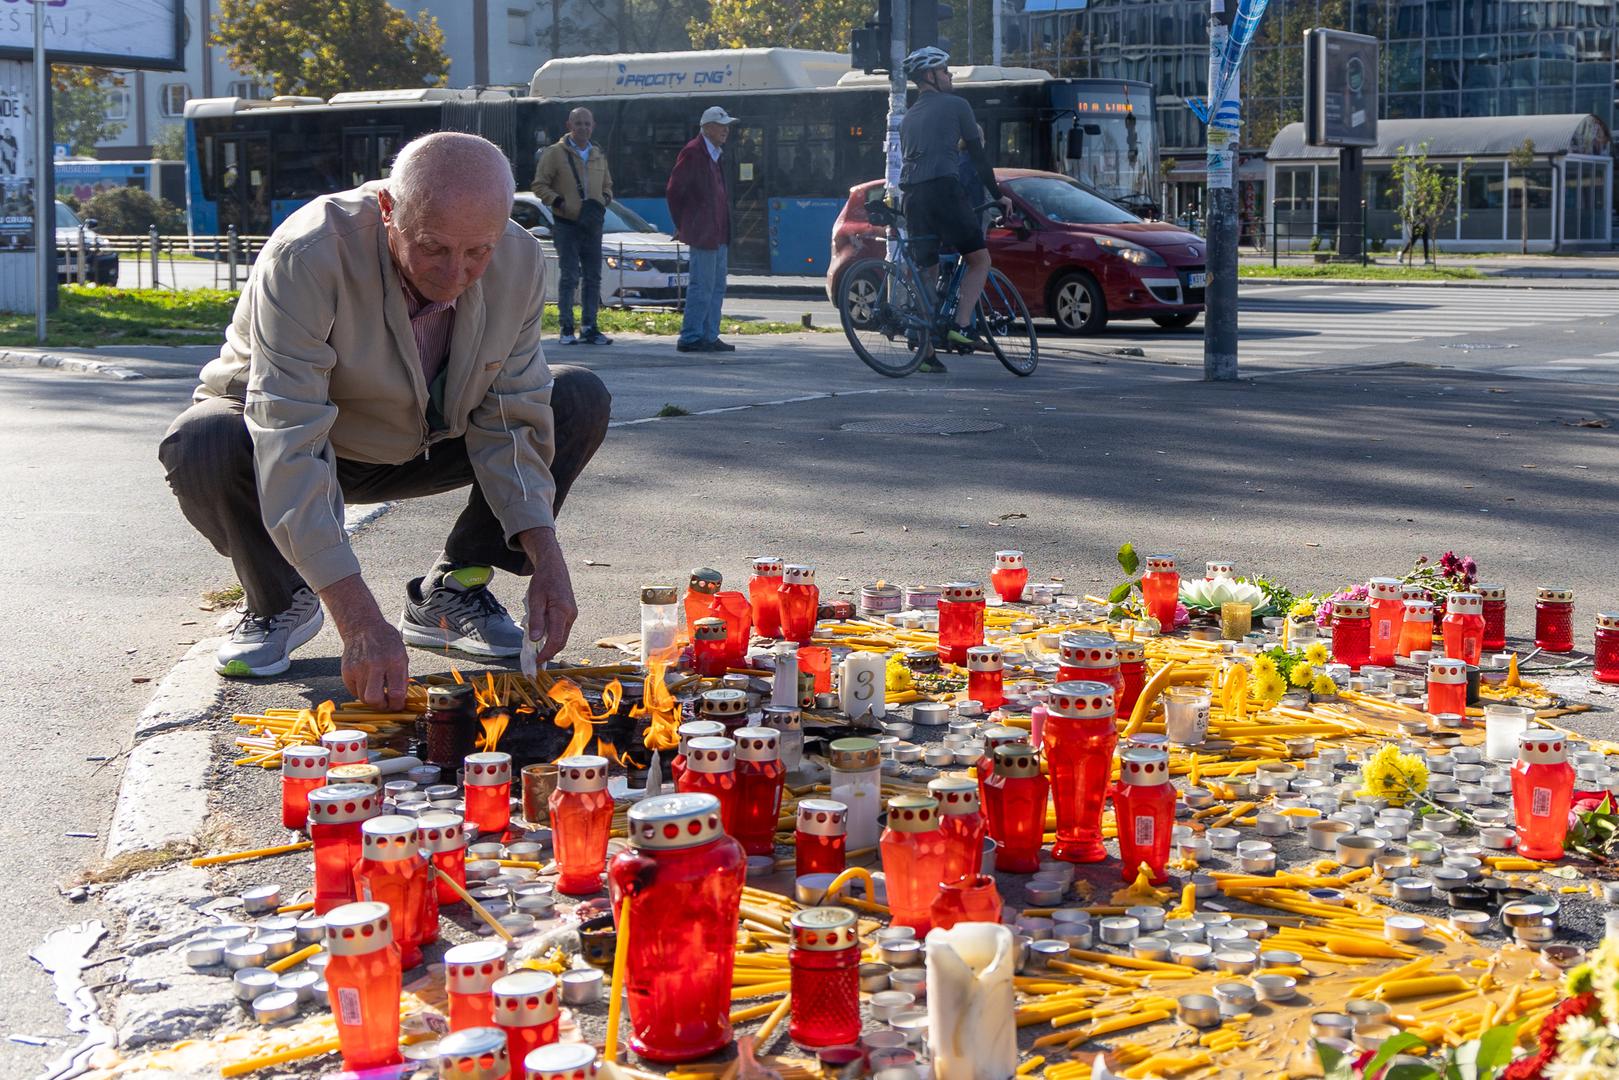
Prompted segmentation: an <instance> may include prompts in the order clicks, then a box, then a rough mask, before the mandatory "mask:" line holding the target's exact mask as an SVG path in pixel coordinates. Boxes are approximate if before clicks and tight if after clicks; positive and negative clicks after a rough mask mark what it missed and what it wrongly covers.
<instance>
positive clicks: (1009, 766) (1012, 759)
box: [890, 742, 1040, 824]
mask: <svg viewBox="0 0 1619 1080" xmlns="http://www.w3.org/2000/svg"><path fill="white" fill-rule="evenodd" d="M995 775H996V776H1003V777H1005V778H1006V779H1008V780H1022V779H1027V778H1029V777H1033V776H1039V775H1040V755H1038V754H1036V753H1035V752H1034V747H1032V746H1030V745H1029V744H1028V743H1026V742H1015V743H1007V744H1005V745H1004V746H997V747H996V748H995ZM890 824H892V819H890Z"/></svg>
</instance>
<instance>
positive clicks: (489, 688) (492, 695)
mask: <svg viewBox="0 0 1619 1080" xmlns="http://www.w3.org/2000/svg"><path fill="white" fill-rule="evenodd" d="M472 696H473V697H474V698H475V699H477V702H478V704H479V705H480V706H482V707H483V708H485V709H498V708H500V707H501V706H502V705H504V704H505V702H503V701H501V699H500V692H499V691H498V690H496V689H495V676H494V673H493V672H488V671H486V672H484V684H483V685H482V686H479V685H478V683H477V682H476V681H474V682H473V684H472Z"/></svg>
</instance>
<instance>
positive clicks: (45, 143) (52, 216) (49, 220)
mask: <svg viewBox="0 0 1619 1080" xmlns="http://www.w3.org/2000/svg"><path fill="white" fill-rule="evenodd" d="M50 87H51V68H50V65H49V64H47V63H46V62H45V0H34V333H35V335H36V336H37V338H38V340H39V343H40V344H41V345H43V344H45V334H46V318H45V317H46V309H47V308H48V307H49V306H50V291H51V275H53V274H55V273H56V265H55V263H56V260H55V259H54V258H52V255H51V251H52V243H51V241H52V240H54V239H55V231H56V198H55V193H54V192H51V191H49V190H47V185H46V180H47V179H49V177H50V172H51V132H50V129H49V128H48V127H47V126H46V124H47V120H48V117H49V114H50V107H49V106H50V92H51V90H50Z"/></svg>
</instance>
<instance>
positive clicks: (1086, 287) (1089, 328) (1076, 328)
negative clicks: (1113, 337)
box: [1050, 271, 1107, 334]
mask: <svg viewBox="0 0 1619 1080" xmlns="http://www.w3.org/2000/svg"><path fill="white" fill-rule="evenodd" d="M1050 311H1051V315H1052V318H1054V319H1056V320H1057V329H1058V330H1060V331H1061V332H1062V333H1065V334H1100V333H1101V332H1102V331H1103V330H1104V329H1106V327H1107V302H1106V301H1105V300H1103V299H1102V288H1101V286H1099V285H1097V284H1096V279H1095V278H1093V277H1091V276H1090V275H1089V274H1085V273H1079V272H1077V271H1076V272H1074V273H1069V274H1064V275H1063V276H1062V277H1060V278H1058V279H1057V282H1056V284H1054V285H1053V286H1052V287H1051V305H1050Z"/></svg>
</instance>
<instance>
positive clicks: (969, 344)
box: [944, 326, 975, 352]
mask: <svg viewBox="0 0 1619 1080" xmlns="http://www.w3.org/2000/svg"><path fill="white" fill-rule="evenodd" d="M944 340H945V341H946V342H948V343H949V345H950V347H951V348H953V349H960V350H961V351H962V352H972V351H973V345H974V344H975V341H974V339H973V333H972V331H971V330H967V329H963V328H962V327H959V326H952V327H951V328H950V332H949V333H947V334H945V336H944Z"/></svg>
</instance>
